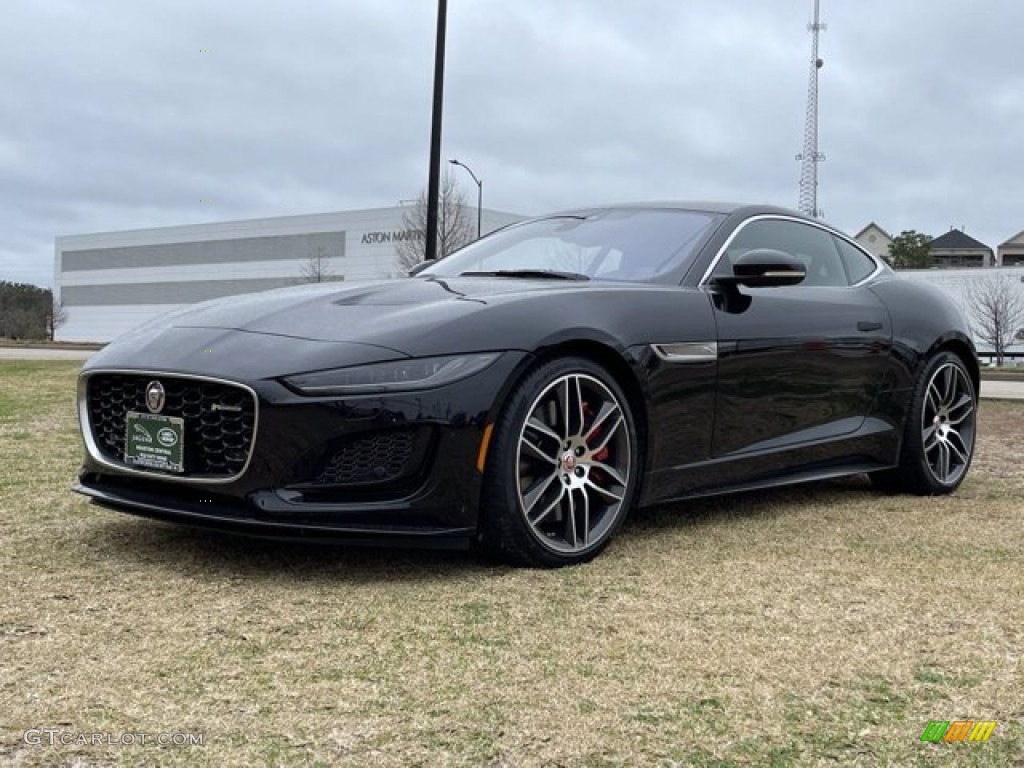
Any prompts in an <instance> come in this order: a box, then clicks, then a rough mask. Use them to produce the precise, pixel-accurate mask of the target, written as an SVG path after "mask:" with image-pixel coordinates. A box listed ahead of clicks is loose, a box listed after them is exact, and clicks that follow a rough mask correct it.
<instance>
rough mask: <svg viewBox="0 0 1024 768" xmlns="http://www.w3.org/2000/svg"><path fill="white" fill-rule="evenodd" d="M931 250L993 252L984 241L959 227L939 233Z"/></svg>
mask: <svg viewBox="0 0 1024 768" xmlns="http://www.w3.org/2000/svg"><path fill="white" fill-rule="evenodd" d="M929 250H931V251H988V252H989V253H991V252H992V249H991V248H989V247H988V246H987V245H985V244H984V243H982V242H980V241H978V240H975V239H974V238H973V237H971V236H970V235H968V234H967V233H966V232H964V231H962V230H959V229H951V230H949V232H947V233H946V234H944V235H939V236H938V237H936V238H935V239H934V240H932V241H931V244H930V247H929Z"/></svg>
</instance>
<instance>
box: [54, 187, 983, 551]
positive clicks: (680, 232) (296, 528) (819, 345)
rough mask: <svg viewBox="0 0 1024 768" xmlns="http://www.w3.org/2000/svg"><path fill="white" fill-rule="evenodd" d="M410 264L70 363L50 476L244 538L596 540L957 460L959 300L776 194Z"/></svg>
mask: <svg viewBox="0 0 1024 768" xmlns="http://www.w3.org/2000/svg"><path fill="white" fill-rule="evenodd" d="M414 272H415V274H414V275H413V276H411V277H408V278H402V279H392V280H383V281H378V282H367V283H337V282H329V283H320V284H316V285H304V286H296V287H291V288H284V289H280V290H274V291H269V292H266V293H259V294H252V295H246V296H238V297H233V298H227V299H221V300H216V301H212V302H208V303H204V304H199V305H195V306H192V307H189V308H187V309H184V310H181V311H178V312H176V313H173V314H171V315H168V316H165V317H162V318H160V319H158V320H155V321H152V322H150V323H149V324H147V325H145V326H144V327H141V328H139V329H138V330H136V331H133V332H131V333H129V334H128V335H126V336H124V337H122V338H120V339H118V340H116V341H114V342H113V343H111V344H109V345H108V346H107V347H106V348H105V349H103V350H102V351H101V352H99V353H98V354H96V355H94V356H93V357H92V358H91V359H90V360H89V361H88V363H87V364H86V365H85V367H84V369H83V371H82V374H81V378H80V382H79V388H78V413H79V418H80V422H81V427H82V435H83V438H84V442H85V458H84V463H83V466H82V469H81V472H80V474H79V477H78V480H77V483H76V484H75V486H74V489H75V490H76V491H78V492H79V493H82V494H85V495H87V496H89V497H91V498H92V499H93V501H95V502H97V503H99V504H102V505H105V506H108V507H112V508H114V509H119V510H123V511H125V512H131V513H134V514H138V515H144V516H149V517H153V518H159V519H163V520H170V521H177V522H181V523H188V524H193V525H199V526H209V527H212V528H218V529H223V530H228V531H236V532H243V533H250V534H255V535H259V536H268V537H297V538H303V537H305V538H319V539H330V540H345V541H352V542H363V543H368V542H372V543H377V544H380V543H382V542H397V541H403V542H405V543H409V542H419V543H423V544H427V545H431V546H469V545H479V546H483V547H487V548H489V549H491V550H493V551H495V552H497V553H499V554H501V555H503V556H504V557H505V558H506V559H508V560H511V561H513V562H516V563H520V564H525V565H532V566H559V565H566V564H572V563H578V562H582V561H585V560H588V559H590V558H592V557H593V556H594V555H596V554H597V553H598V552H600V551H601V550H602V549H603V548H604V547H605V545H607V544H608V542H609V540H610V539H611V538H612V536H613V534H615V532H616V530H617V529H618V528H619V527H620V526H621V525H622V523H623V520H624V519H625V518H626V516H627V513H628V512H629V510H630V509H632V508H634V507H637V506H645V505H653V504H659V503H664V502H668V501H675V500H680V499H686V498H691V497H696V496H702V495H708V494H719V493H725V492H732V491H741V490H748V489H754V488H764V487H767V486H776V485H781V484H785V483H795V482H804V481H811V480H819V479H822V478H833V477H838V476H842V475H852V474H859V473H867V474H868V475H869V476H870V478H871V479H872V480H873V481H874V483H875V485H876V486H877V487H879V488H881V489H884V490H886V491H894V492H909V493H915V494H943V493H949V492H951V491H953V490H954V489H955V488H956V487H957V486H958V485H959V484H960V482H961V481H962V480H963V479H964V475H965V474H966V472H967V470H968V467H969V466H970V463H971V456H972V453H973V450H974V442H975V432H976V428H977V420H976V417H977V392H978V365H977V357H976V352H975V349H974V346H973V344H972V342H971V337H970V334H969V332H968V328H967V325H966V323H965V322H964V319H963V317H962V316H961V313H960V312H959V311H958V309H957V308H956V307H955V306H954V305H953V304H952V303H951V302H950V301H949V300H947V299H946V298H945V297H944V296H943V295H942V294H940V293H938V292H936V291H935V290H933V289H930V288H929V287H928V286H926V285H922V284H919V283H915V282H911V281H909V280H906V279H901V278H900V277H898V276H897V275H896V274H895V273H893V272H892V271H891V270H890V269H889V268H888V267H887V266H886V265H885V263H883V262H882V261H880V260H879V259H877V258H876V257H874V256H873V255H871V254H870V253H867V252H866V251H864V250H863V249H861V248H860V247H859V246H858V245H857V243H856V242H854V241H852V240H851V239H850V238H848V237H847V236H846V235H844V234H842V233H841V232H839V231H837V230H836V229H833V228H831V227H829V226H827V225H825V224H823V223H822V222H820V221H817V220H814V219H810V218H807V217H804V216H801V215H800V214H797V213H794V212H792V211H788V210H785V209H780V208H773V207H767V206H738V205H722V204H706V203H676V204H644V205H627V206H609V207H594V208H587V209H584V210H577V211H570V212H563V213H557V214H553V215H549V216H542V217H539V218H535V219H531V220H528V221H524V222H521V223H518V224H515V225H512V226H509V227H506V228H504V229H502V230H500V231H498V232H495V233H492V234H490V235H488V236H487V237H484V238H482V239H480V240H478V241H476V242H474V243H472V244H470V245H468V246H466V247H465V248H463V249H461V250H460V251H458V252H457V253H455V254H453V255H451V256H449V257H447V258H444V259H441V260H439V261H437V262H436V263H433V264H431V265H430V266H427V267H426V268H423V269H420V270H418V271H416V270H414Z"/></svg>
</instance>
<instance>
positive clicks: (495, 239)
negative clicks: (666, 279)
mask: <svg viewBox="0 0 1024 768" xmlns="http://www.w3.org/2000/svg"><path fill="white" fill-rule="evenodd" d="M720 218H721V217H720V216H717V215H715V214H710V213H705V212H702V211H684V210H671V209H628V210H621V209H620V210H611V211H597V212H588V213H582V214H578V215H577V214H566V215H559V216H552V217H549V218H543V219H533V220H531V221H526V222H523V223H521V224H514V225H512V226H511V227H507V228H505V229H503V230H501V231H499V232H495V233H494V234H492V235H489V236H487V237H485V238H484V239H482V240H478V241H477V242H475V243H472V244H470V245H467V246H466V247H465V248H462V249H461V250H459V251H458V252H456V253H454V254H452V255H451V256H449V257H448V258H446V259H442V260H441V261H439V262H438V263H437V264H434V265H432V266H430V267H428V268H427V269H424V270H423V271H422V272H421V273H420V274H421V275H429V276H435V277H456V276H458V275H467V274H469V275H472V274H474V273H475V274H485V275H494V274H499V275H503V276H508V277H541V278H543V277H546V276H550V277H556V278H557V277H563V278H564V277H570V278H575V279H593V280H626V281H634V282H648V281H651V280H655V279H657V278H658V277H661V276H663V275H666V274H669V273H671V272H673V271H675V270H677V269H678V268H680V267H681V266H683V265H684V264H686V263H688V262H689V260H690V259H691V258H692V257H693V255H694V253H695V249H696V246H698V245H699V244H700V243H701V242H702V241H703V239H704V235H705V234H707V233H708V232H709V230H710V229H711V227H712V225H714V224H716V223H717V222H718V221H719V219H720Z"/></svg>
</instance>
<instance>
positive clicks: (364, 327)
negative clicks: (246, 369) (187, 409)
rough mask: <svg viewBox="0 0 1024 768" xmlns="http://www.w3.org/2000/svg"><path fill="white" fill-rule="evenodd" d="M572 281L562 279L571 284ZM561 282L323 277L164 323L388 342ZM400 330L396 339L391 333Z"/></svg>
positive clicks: (204, 308) (208, 307) (217, 302)
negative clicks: (332, 279) (317, 281)
mask: <svg viewBox="0 0 1024 768" xmlns="http://www.w3.org/2000/svg"><path fill="white" fill-rule="evenodd" d="M577 285H579V284H578V283H570V284H568V287H569V289H570V290H571V288H572V287H573V286H577ZM566 289H567V285H566V284H565V283H556V282H553V281H550V280H518V279H507V278H454V279H438V278H419V279H416V278H413V279H407V280H402V279H399V280H385V281H378V282H369V283H357V284H350V285H343V284H338V283H321V284H319V285H313V286H297V287H294V288H285V289H280V290H276V291H267V292H265V293H259V294H250V295H247V296H239V297H234V298H230V299H226V300H215V301H212V302H206V303H204V304H200V305H196V306H194V307H192V308H191V309H189V310H185V311H183V312H182V313H180V314H178V315H177V316H173V317H170V318H168V319H167V321H166V323H167V324H168V325H169V326H173V327H178V328H185V327H192V328H221V329H232V330H238V331H247V332H250V333H264V334H273V335H281V336H291V337H294V338H300V339H309V340H313V341H335V342H340V341H344V342H359V343H376V344H382V345H384V346H393V344H392V343H390V342H395V341H400V338H401V337H405V336H407V334H408V333H409V331H410V329H414V328H418V327H423V326H424V325H436V324H443V323H445V322H447V321H450V320H451V319H453V318H457V317H461V316H464V315H467V314H472V313H474V312H479V311H480V309H481V308H482V307H485V306H487V305H488V304H492V303H495V302H499V301H507V300H509V299H511V298H512V297H514V296H516V295H522V294H531V293H544V292H552V291H560V290H561V291H564V290H566ZM394 332H398V333H399V334H400V335H399V338H398V339H396V338H395V337H394Z"/></svg>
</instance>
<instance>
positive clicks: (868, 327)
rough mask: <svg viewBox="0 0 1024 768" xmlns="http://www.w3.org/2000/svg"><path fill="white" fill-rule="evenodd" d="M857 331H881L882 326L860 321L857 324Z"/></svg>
mask: <svg viewBox="0 0 1024 768" xmlns="http://www.w3.org/2000/svg"><path fill="white" fill-rule="evenodd" d="M857 330H858V331H863V332H864V333H870V332H871V331H880V330H882V324H881V323H875V322H871V321H869V320H861V321H860V322H859V323H857Z"/></svg>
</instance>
